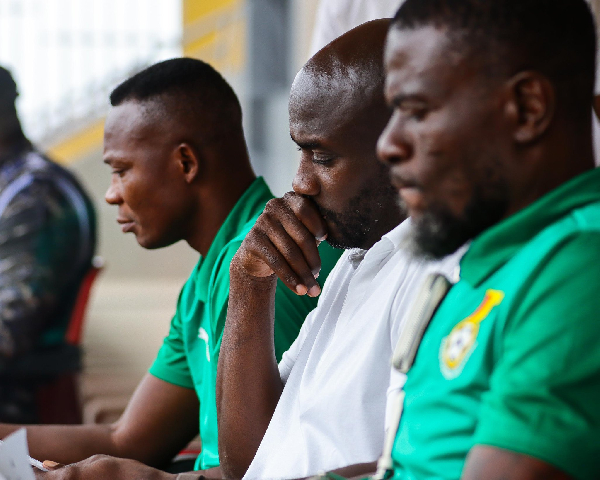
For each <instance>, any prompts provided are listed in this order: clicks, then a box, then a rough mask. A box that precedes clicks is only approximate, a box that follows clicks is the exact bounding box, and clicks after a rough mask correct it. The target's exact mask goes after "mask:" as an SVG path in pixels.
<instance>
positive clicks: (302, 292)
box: [296, 285, 308, 295]
mask: <svg viewBox="0 0 600 480" xmlns="http://www.w3.org/2000/svg"><path fill="white" fill-rule="evenodd" d="M307 291H308V288H306V286H304V285H297V286H296V293H297V294H298V295H306V292H307Z"/></svg>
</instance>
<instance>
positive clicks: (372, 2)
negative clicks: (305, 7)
mask: <svg viewBox="0 0 600 480" xmlns="http://www.w3.org/2000/svg"><path fill="white" fill-rule="evenodd" d="M403 1H404V0H321V1H320V2H319V8H318V10H317V18H316V20H315V28H314V30H313V36H312V42H311V47H310V56H311V57H312V56H313V55H314V54H315V53H317V52H318V51H319V50H321V48H323V47H324V46H325V45H327V44H329V43H330V42H332V41H333V40H335V39H336V38H338V37H339V36H340V35H343V34H344V33H346V32H347V31H348V30H352V29H353V28H354V27H358V26H359V25H362V24H363V23H365V22H368V21H370V20H375V19H377V18H391V17H393V16H394V15H395V14H396V12H397V11H398V8H400V5H401V4H402V3H403Z"/></svg>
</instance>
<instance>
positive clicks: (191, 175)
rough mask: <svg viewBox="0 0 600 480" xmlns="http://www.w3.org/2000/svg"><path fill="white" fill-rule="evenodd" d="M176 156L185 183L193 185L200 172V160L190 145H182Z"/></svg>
mask: <svg viewBox="0 0 600 480" xmlns="http://www.w3.org/2000/svg"><path fill="white" fill-rule="evenodd" d="M174 155H175V157H176V160H177V164H178V166H179V168H180V169H181V173H182V174H183V176H184V178H185V181H186V182H187V183H192V182H193V181H194V180H195V179H196V177H197V176H198V174H199V172H200V158H199V156H198V154H197V153H196V150H195V149H194V148H193V147H192V146H191V145H190V144H189V143H180V144H179V145H177V148H176V149H175V152H174Z"/></svg>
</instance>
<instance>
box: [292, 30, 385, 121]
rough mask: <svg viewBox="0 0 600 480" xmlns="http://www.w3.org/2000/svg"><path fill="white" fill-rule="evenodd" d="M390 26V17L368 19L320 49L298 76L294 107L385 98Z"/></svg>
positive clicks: (361, 104)
mask: <svg viewBox="0 0 600 480" xmlns="http://www.w3.org/2000/svg"><path fill="white" fill-rule="evenodd" d="M388 26H389V20H387V19H380V20H374V21H372V22H367V23H365V24H363V25H360V26H358V27H356V28H354V29H352V30H350V31H349V32H347V33H345V34H344V35H342V36H341V37H339V38H337V39H336V40H334V41H333V42H331V43H330V44H329V45H327V46H325V47H324V48H323V49H321V50H320V51H319V52H317V53H316V54H315V55H314V56H313V57H312V58H311V59H310V60H309V61H308V62H307V63H306V65H304V67H303V68H302V70H300V72H299V73H298V75H297V76H296V79H295V80H294V83H293V85H292V91H291V98H290V109H294V108H297V107H300V106H302V105H306V104H309V103H312V102H317V103H318V104H329V103H331V104H332V105H334V104H337V105H339V104H340V103H342V104H343V105H346V106H352V107H353V108H354V107H364V106H366V105H367V104H369V103H372V102H379V101H380V100H381V101H382V98H383V97H382V91H383V85H384V68H383V47H384V43H385V36H386V32H387V30H388ZM343 105H339V106H343Z"/></svg>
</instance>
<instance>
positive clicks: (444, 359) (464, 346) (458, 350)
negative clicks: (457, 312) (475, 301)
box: [440, 290, 504, 380]
mask: <svg viewBox="0 0 600 480" xmlns="http://www.w3.org/2000/svg"><path fill="white" fill-rule="evenodd" d="M503 298H504V293H503V292H501V291H499V290H488V291H487V292H485V297H483V301H482V302H481V304H480V305H479V306H478V307H477V309H476V310H475V311H474V312H473V313H472V314H471V315H469V316H468V317H467V318H465V319H464V320H461V321H460V322H458V323H457V324H456V325H455V326H454V328H453V329H452V331H451V332H450V334H449V335H448V336H447V337H444V338H443V340H442V345H441V347H440V367H441V370H442V375H444V377H445V378H447V379H448V380H451V379H453V378H456V377H457V376H458V375H460V373H461V372H462V369H463V367H464V365H465V363H466V361H467V360H468V358H469V356H470V355H471V352H473V350H474V349H475V346H476V345H477V334H478V333H479V324H480V323H481V322H482V321H483V320H485V319H486V318H487V316H488V315H489V314H490V312H491V311H492V309H493V308H494V307H495V306H497V305H499V304H500V302H502V299H503Z"/></svg>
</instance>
